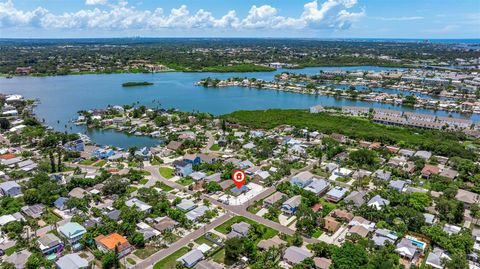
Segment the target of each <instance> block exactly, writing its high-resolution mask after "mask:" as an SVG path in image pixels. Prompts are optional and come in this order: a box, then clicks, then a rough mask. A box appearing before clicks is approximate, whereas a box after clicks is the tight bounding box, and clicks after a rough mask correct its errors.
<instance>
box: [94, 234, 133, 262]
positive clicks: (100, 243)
mask: <svg viewBox="0 0 480 269" xmlns="http://www.w3.org/2000/svg"><path fill="white" fill-rule="evenodd" d="M95 244H96V245H97V248H98V249H99V250H100V251H102V252H103V253H107V252H110V251H115V248H116V249H117V251H118V257H119V258H122V257H124V256H126V255H128V254H129V253H130V252H131V251H132V250H133V247H132V246H131V245H130V243H128V240H127V239H126V238H125V237H123V236H121V235H119V234H118V233H112V234H109V235H106V236H105V235H99V236H97V237H95Z"/></svg>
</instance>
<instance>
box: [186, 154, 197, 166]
mask: <svg viewBox="0 0 480 269" xmlns="http://www.w3.org/2000/svg"><path fill="white" fill-rule="evenodd" d="M183 161H185V162H187V163H190V164H192V165H196V164H200V162H201V160H200V156H198V155H197V154H185V155H184V156H183Z"/></svg>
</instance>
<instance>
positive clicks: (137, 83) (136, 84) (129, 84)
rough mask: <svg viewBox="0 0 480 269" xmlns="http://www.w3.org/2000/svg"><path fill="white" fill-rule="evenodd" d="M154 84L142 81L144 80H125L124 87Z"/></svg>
mask: <svg viewBox="0 0 480 269" xmlns="http://www.w3.org/2000/svg"><path fill="white" fill-rule="evenodd" d="M150 85H153V83H152V82H147V81H142V82H125V83H123V84H122V87H135V86H150Z"/></svg>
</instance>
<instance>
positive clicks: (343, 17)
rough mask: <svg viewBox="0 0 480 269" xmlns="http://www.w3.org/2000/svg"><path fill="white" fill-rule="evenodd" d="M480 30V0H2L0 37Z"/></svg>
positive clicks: (380, 34)
mask: <svg viewBox="0 0 480 269" xmlns="http://www.w3.org/2000/svg"><path fill="white" fill-rule="evenodd" d="M127 36H150V37H308V38H362V37H365V38H480V0H461V1H458V0H401V1H397V0H316V1H315V0H306V1H301V0H276V1H270V0H183V1H179V0H0V37H55V38H59V37H127Z"/></svg>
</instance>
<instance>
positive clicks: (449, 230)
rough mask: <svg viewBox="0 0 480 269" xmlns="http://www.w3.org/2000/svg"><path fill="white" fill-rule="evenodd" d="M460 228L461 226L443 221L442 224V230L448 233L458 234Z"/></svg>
mask: <svg viewBox="0 0 480 269" xmlns="http://www.w3.org/2000/svg"><path fill="white" fill-rule="evenodd" d="M461 230H462V227H459V226H456V225H453V224H448V223H445V225H444V226H443V231H444V232H446V233H447V234H448V235H453V234H458V233H459V232H460V231H461Z"/></svg>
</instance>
